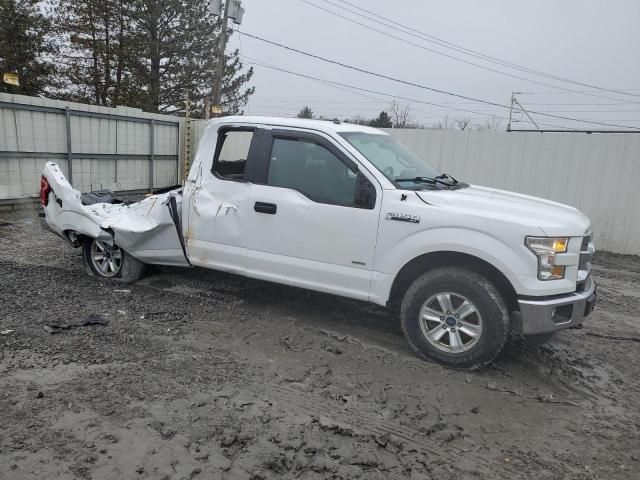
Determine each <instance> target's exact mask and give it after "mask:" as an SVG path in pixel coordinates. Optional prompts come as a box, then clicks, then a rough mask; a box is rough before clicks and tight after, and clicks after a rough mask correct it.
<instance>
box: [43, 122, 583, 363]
mask: <svg viewBox="0 0 640 480" xmlns="http://www.w3.org/2000/svg"><path fill="white" fill-rule="evenodd" d="M428 160H429V159H422V158H419V157H418V156H417V155H416V154H414V153H412V152H411V151H410V150H408V149H407V148H405V147H404V146H403V145H401V144H400V143H398V142H397V141H396V140H394V139H393V137H392V136H390V135H388V134H387V133H385V132H382V131H380V130H377V129H374V128H369V127H364V126H360V125H351V124H346V123H340V122H337V121H335V122H325V121H315V120H303V119H285V118H267V117H244V116H236V117H225V118H222V119H216V120H212V121H210V122H209V123H208V125H207V127H206V130H205V132H204V135H203V137H202V138H201V140H200V143H199V146H198V149H197V152H196V156H195V158H194V161H193V165H192V167H191V170H190V172H189V175H188V178H187V179H186V180H185V183H184V185H183V186H182V187H178V188H175V189H173V190H170V191H167V192H164V193H158V194H154V195H150V196H148V197H147V198H145V199H143V200H141V201H138V202H134V203H127V202H121V201H119V200H118V199H117V197H116V198H115V199H114V198H112V197H111V196H107V198H104V199H103V200H102V201H101V198H102V197H101V196H100V195H92V196H89V197H88V196H87V195H82V194H81V193H80V192H79V191H77V190H74V189H73V188H72V186H71V185H70V184H69V182H68V181H67V180H66V178H65V176H64V175H63V173H62V171H61V170H60V168H59V167H58V165H56V164H55V163H52V162H49V163H47V164H46V166H45V168H44V172H43V174H42V179H41V191H40V194H41V201H42V205H43V207H44V220H45V222H46V225H47V227H48V229H49V230H51V231H52V232H54V233H56V234H57V235H59V236H60V237H62V238H63V239H65V240H66V241H68V242H69V243H70V244H71V245H72V246H74V247H79V248H82V252H83V260H84V265H85V269H86V271H87V272H88V273H89V274H90V275H93V276H98V277H107V278H114V279H118V280H120V281H125V282H132V281H136V280H138V279H139V278H141V276H142V275H143V274H144V271H145V267H146V266H147V265H172V266H182V267H203V268H210V269H216V270H223V271H227V272H232V273H235V274H238V275H245V276H247V277H253V278H258V279H263V280H267V281H271V282H277V283H282V284H286V285H293V286H296V287H302V288H307V289H311V290H317V291H320V292H326V293H329V294H334V295H341V296H344V297H350V298H354V299H359V300H363V301H366V302H372V303H375V304H378V305H383V306H388V307H389V308H391V309H393V311H394V312H396V313H397V317H398V318H399V321H400V323H401V326H402V330H403V331H404V333H405V336H406V339H407V341H408V343H409V345H410V347H411V348H412V349H413V351H414V352H415V353H416V354H417V355H418V356H420V357H422V358H425V359H431V360H434V361H437V362H439V363H442V364H444V365H447V366H450V367H457V368H467V369H473V368H479V367H482V366H484V365H486V364H488V363H489V362H491V361H492V360H493V359H494V358H495V357H496V356H497V355H498V354H499V353H500V351H501V350H502V348H503V347H504V345H505V342H506V341H507V339H508V338H509V335H510V333H511V332H512V331H514V332H516V333H521V334H524V335H525V336H528V335H536V336H543V335H544V336H546V335H548V334H551V333H553V332H556V331H558V330H562V329H566V328H571V327H575V326H579V325H581V323H582V321H583V318H584V317H586V316H587V315H588V314H589V313H590V312H591V311H592V309H593V307H594V304H595V298H596V286H595V283H594V281H593V279H592V277H591V275H590V270H591V259H592V256H593V254H594V246H593V241H592V232H591V224H590V221H589V219H588V218H587V217H586V216H585V215H583V214H582V213H581V212H579V211H578V210H576V209H575V208H572V207H569V206H566V205H562V204H559V203H556V202H552V201H549V200H543V199H540V198H535V197H531V196H526V195H521V194H517V193H511V192H506V191H501V190H496V189H492V188H485V187H480V186H475V185H468V184H466V183H464V182H462V181H459V180H456V179H455V178H453V177H452V176H451V175H447V174H443V173H441V172H439V171H437V170H436V169H435V168H434V167H432V166H431V165H430V164H429V163H428Z"/></svg>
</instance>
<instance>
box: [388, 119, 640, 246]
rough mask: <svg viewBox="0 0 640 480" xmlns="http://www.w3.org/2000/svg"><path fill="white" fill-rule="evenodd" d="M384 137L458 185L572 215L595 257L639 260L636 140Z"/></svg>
mask: <svg viewBox="0 0 640 480" xmlns="http://www.w3.org/2000/svg"><path fill="white" fill-rule="evenodd" d="M387 132H389V133H390V134H391V135H393V136H394V137H396V138H397V139H398V140H400V141H402V142H403V143H404V144H405V145H407V146H409V147H410V148H411V149H412V150H413V151H415V152H416V153H417V154H418V155H419V156H420V157H422V158H424V159H425V160H427V161H428V162H430V163H431V164H432V165H434V166H437V167H438V168H439V170H441V171H444V172H447V173H450V174H451V175H453V176H454V177H456V178H458V179H460V180H464V181H466V182H468V183H473V184H477V185H485V186H489V187H495V188H502V189H505V190H511V191H515V192H520V193H525V194H529V195H536V196H539V197H543V198H548V199H551V200H556V201H558V202H562V203H566V204H569V205H572V206H574V207H577V208H579V209H580V210H582V211H583V212H584V213H586V214H587V215H588V216H589V217H590V218H591V221H592V222H593V230H594V233H595V240H596V248H597V249H599V250H608V251H612V252H617V253H632V254H636V255H638V254H640V135H639V134H596V133H594V134H585V133H517V132H511V133H506V132H482V131H481V132H474V131H470V132H458V131H451V130H404V129H389V130H387Z"/></svg>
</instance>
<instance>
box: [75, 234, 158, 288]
mask: <svg viewBox="0 0 640 480" xmlns="http://www.w3.org/2000/svg"><path fill="white" fill-rule="evenodd" d="M95 243H96V239H93V238H87V239H86V240H85V241H84V242H83V244H82V263H83V264H84V269H85V271H86V272H87V273H88V274H89V275H91V276H92V277H98V278H104V279H107V280H116V281H119V282H122V283H134V282H137V281H138V280H140V279H141V278H142V277H143V276H144V274H145V271H146V265H145V264H144V263H142V262H141V261H140V260H138V259H136V258H134V257H132V256H131V255H129V254H128V253H127V252H125V251H124V250H122V249H118V250H119V252H120V256H121V260H120V266H119V269H118V271H117V272H116V273H113V274H111V275H106V274H104V273H103V272H101V271H100V269H98V268H96V265H95V264H94V262H93V261H92V260H91V257H92V254H93V252H92V246H93V245H94V244H95ZM116 248H118V247H116Z"/></svg>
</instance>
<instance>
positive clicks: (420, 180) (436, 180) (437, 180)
mask: <svg viewBox="0 0 640 480" xmlns="http://www.w3.org/2000/svg"><path fill="white" fill-rule="evenodd" d="M444 178H447V176H446V175H445V176H444V177H443V176H442V175H438V176H437V177H433V178H432V177H412V178H396V179H395V180H394V182H415V183H429V184H431V185H437V184H440V185H444V186H445V187H453V186H455V185H456V184H457V183H458V181H457V180H455V179H453V180H454V181H455V183H450V182H445V181H444V180H443V179H444ZM451 178H453V177H451Z"/></svg>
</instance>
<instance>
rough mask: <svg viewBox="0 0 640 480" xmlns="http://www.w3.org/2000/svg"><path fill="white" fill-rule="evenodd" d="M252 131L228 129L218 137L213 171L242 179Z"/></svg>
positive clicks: (226, 176)
mask: <svg viewBox="0 0 640 480" xmlns="http://www.w3.org/2000/svg"><path fill="white" fill-rule="evenodd" d="M252 138H253V132H247V131H242V130H228V131H226V132H222V133H221V134H220V136H219V138H218V146H217V148H216V152H217V156H216V158H215V159H214V162H213V172H214V173H216V174H218V175H219V176H220V177H223V178H229V179H234V180H244V175H245V169H246V164H247V157H248V155H249V147H250V146H251V139H252Z"/></svg>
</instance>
